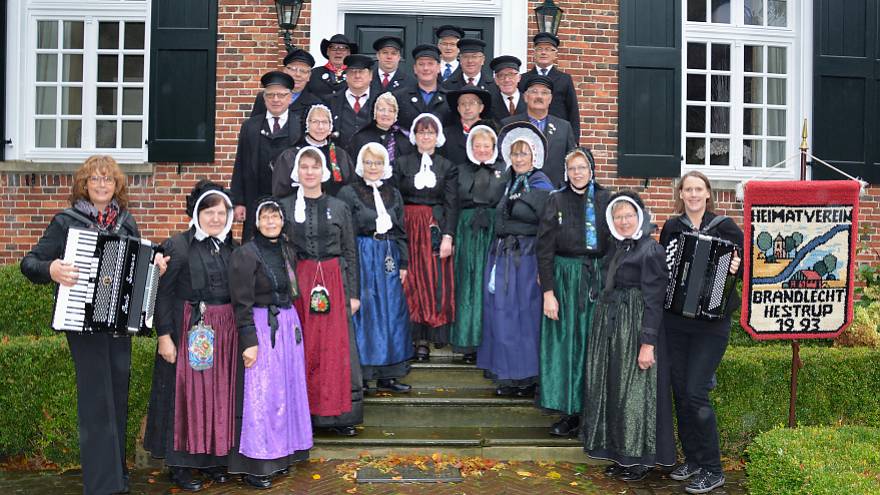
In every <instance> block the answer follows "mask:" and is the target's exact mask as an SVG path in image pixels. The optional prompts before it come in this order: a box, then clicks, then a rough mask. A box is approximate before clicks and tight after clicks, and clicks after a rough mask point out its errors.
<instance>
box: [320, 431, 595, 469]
mask: <svg viewBox="0 0 880 495" xmlns="http://www.w3.org/2000/svg"><path fill="white" fill-rule="evenodd" d="M547 430H548V428H547V427H546V426H543V427H460V426H458V427H448V428H436V427H400V426H387V427H363V428H359V429H358V436H356V437H339V436H337V435H335V434H333V433H329V432H326V431H316V432H315V446H314V447H313V448H312V451H311V457H312V458H321V457H323V458H325V459H354V458H357V457H358V456H359V455H360V454H362V453H364V452H369V453H370V455H373V456H383V455H388V454H418V455H431V454H433V453H437V452H439V453H442V454H449V455H457V456H462V457H463V456H482V457H487V458H492V459H503V460H544V461H566V462H580V463H584V462H589V459H588V458H587V456H586V455H585V454H584V452H583V448H582V446H581V444H580V442H579V441H578V440H577V439H568V438H557V437H552V436H550V435H549V434H548V433H547Z"/></svg>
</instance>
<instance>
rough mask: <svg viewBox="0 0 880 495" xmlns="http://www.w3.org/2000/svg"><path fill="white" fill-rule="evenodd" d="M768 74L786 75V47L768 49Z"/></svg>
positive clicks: (769, 47)
mask: <svg viewBox="0 0 880 495" xmlns="http://www.w3.org/2000/svg"><path fill="white" fill-rule="evenodd" d="M767 72H770V73H771V74H785V72H786V71H785V47H784V46H768V47H767Z"/></svg>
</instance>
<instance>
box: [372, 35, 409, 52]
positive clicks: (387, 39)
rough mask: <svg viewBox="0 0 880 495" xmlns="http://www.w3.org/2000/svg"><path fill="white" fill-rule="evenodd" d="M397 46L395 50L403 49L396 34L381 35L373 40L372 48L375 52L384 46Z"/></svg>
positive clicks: (401, 42)
mask: <svg viewBox="0 0 880 495" xmlns="http://www.w3.org/2000/svg"><path fill="white" fill-rule="evenodd" d="M389 46H390V47H391V48H397V51H399V52H402V51H403V40H402V39H400V38H398V37H397V36H383V37H381V38H379V39H377V40H376V41H374V42H373V50H376V51H377V52H378V51H379V50H381V49H383V48H386V47H389Z"/></svg>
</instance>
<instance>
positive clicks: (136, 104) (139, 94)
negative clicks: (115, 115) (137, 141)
mask: <svg viewBox="0 0 880 495" xmlns="http://www.w3.org/2000/svg"><path fill="white" fill-rule="evenodd" d="M143 113H144V90H143V89H140V88H125V89H123V90H122V114H123V115H142V114H143ZM123 125H124V124H123ZM123 131H124V129H123ZM122 134H123V140H124V139H125V132H123V133H122Z"/></svg>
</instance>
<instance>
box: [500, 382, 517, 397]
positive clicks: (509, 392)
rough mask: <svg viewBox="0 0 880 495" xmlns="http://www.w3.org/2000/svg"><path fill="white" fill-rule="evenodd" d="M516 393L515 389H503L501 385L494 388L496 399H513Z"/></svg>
mask: <svg viewBox="0 0 880 495" xmlns="http://www.w3.org/2000/svg"><path fill="white" fill-rule="evenodd" d="M516 391H517V388H516V387H505V386H503V385H499V386H497V387H495V395H497V396H498V397H513V396H514V395H516Z"/></svg>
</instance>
